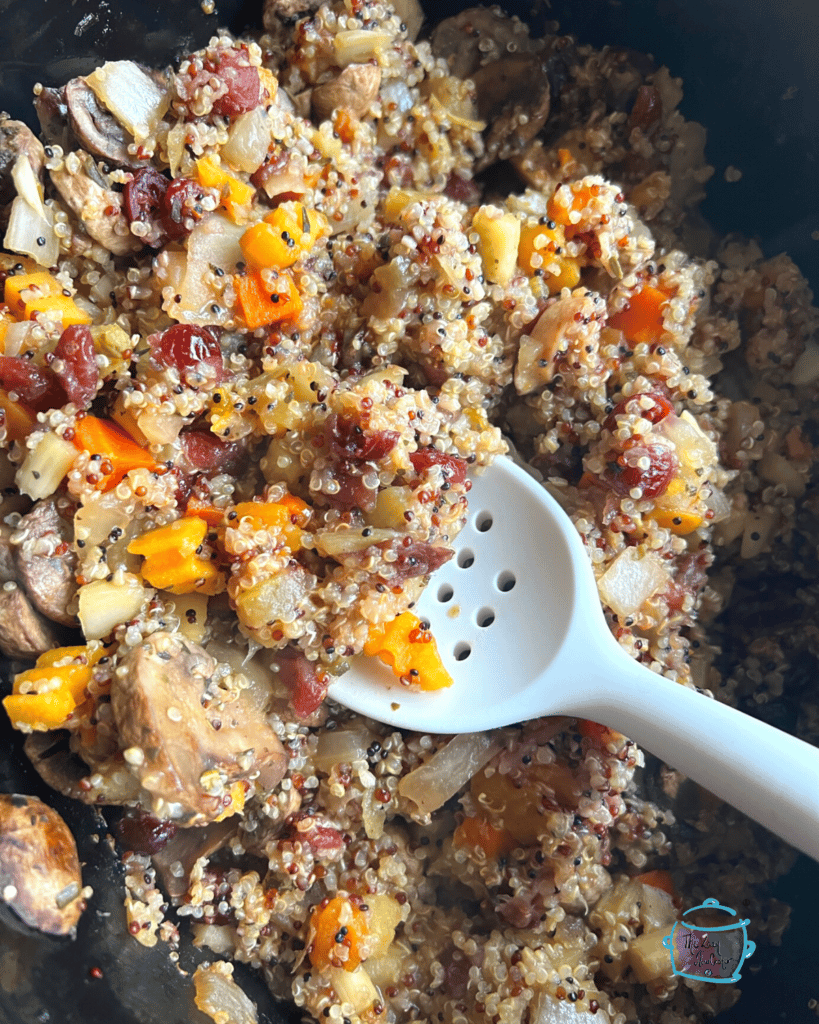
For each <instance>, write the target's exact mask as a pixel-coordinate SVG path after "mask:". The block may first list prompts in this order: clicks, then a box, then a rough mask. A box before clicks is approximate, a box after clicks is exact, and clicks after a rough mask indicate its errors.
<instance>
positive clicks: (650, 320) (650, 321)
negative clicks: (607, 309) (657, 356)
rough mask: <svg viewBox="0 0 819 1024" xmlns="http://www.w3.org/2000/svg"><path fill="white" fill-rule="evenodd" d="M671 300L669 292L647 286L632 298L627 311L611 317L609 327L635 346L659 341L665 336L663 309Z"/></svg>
mask: <svg viewBox="0 0 819 1024" xmlns="http://www.w3.org/2000/svg"><path fill="white" fill-rule="evenodd" d="M669 298H670V296H669V295H668V293H667V292H665V291H661V290H660V289H659V288H654V287H652V286H651V285H648V284H647V285H645V286H644V287H643V288H642V289H641V290H640V291H639V292H635V294H634V295H632V296H631V299H630V300H629V304H628V305H627V306H626V308H625V309H623V310H621V311H620V312H619V313H615V314H614V316H612V317H609V327H613V328H615V330H618V331H622V332H623V334H624V335H625V336H626V340H627V341H630V342H631V343H632V344H633V345H637V344H640V343H641V342H646V343H648V344H652V343H653V342H655V341H659V340H660V338H661V337H662V334H663V307H664V306H665V304H666V303H667V302H668V300H669Z"/></svg>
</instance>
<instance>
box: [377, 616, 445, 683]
mask: <svg viewBox="0 0 819 1024" xmlns="http://www.w3.org/2000/svg"><path fill="white" fill-rule="evenodd" d="M364 653H365V654H366V655H369V656H371V657H372V656H375V657H377V658H380V659H381V660H382V661H383V662H384V663H385V664H387V665H389V666H390V668H391V669H392V671H393V674H394V675H395V676H397V677H398V678H399V679H401V678H406V679H409V680H410V682H412V683H416V684H417V685H418V686H420V688H421V689H422V690H441V689H443V688H444V687H446V686H452V676H451V675H450V674H449V673H448V672H447V670H446V669H445V668H444V665H443V662H442V661H441V656H440V654H439V653H438V645H437V644H436V643H435V638H434V637H433V635H432V633H430V632H429V630H428V629H422V628H421V620H420V619H419V618H418V616H417V615H413V613H412V612H402V613H401V614H400V615H399V616H398V617H397V618H395V619H393V620H392V622H387V623H385V624H384V625H381V626H373V627H372V628H371V629H370V635H369V639H368V640H367V642H366V644H365V645H364Z"/></svg>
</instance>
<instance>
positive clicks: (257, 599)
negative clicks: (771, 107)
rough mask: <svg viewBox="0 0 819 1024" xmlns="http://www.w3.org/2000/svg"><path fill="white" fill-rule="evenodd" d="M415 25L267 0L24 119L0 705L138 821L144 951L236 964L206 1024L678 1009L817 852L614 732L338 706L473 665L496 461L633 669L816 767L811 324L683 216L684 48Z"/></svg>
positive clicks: (758, 260) (73, 782)
mask: <svg viewBox="0 0 819 1024" xmlns="http://www.w3.org/2000/svg"><path fill="white" fill-rule="evenodd" d="M422 21H423V18H422V15H421V11H420V8H419V7H418V5H417V3H416V2H415V0H396V3H395V7H392V6H390V4H389V3H387V2H381V0H344V2H332V3H320V4H319V3H308V2H307V0H305V2H303V3H296V4H293V3H290V2H286V0H266V3H265V7H264V31H263V32H262V33H261V34H259V35H257V36H256V37H253V38H250V37H248V38H242V39H235V38H233V37H231V36H230V35H229V34H228V33H226V32H225V33H221V34H219V35H218V36H217V37H215V38H213V39H212V40H211V41H210V43H209V45H208V46H207V47H205V48H204V49H203V50H200V51H197V52H196V53H192V54H190V55H189V56H187V57H186V58H185V59H184V60H182V61H181V63H180V64H179V65H178V66H177V67H175V68H172V69H168V70H166V71H148V70H147V69H145V68H143V67H141V66H139V65H137V64H135V63H132V62H130V61H115V62H109V63H107V64H105V65H104V66H102V67H101V68H98V69H97V70H96V71H94V72H93V73H92V74H90V75H88V76H87V77H85V78H78V79H74V80H73V81H71V82H69V83H68V84H67V85H66V86H65V87H64V88H62V89H45V88H38V90H37V96H36V100H35V104H36V107H37V110H38V113H39V115H40V117H41V121H42V123H43V130H44V141H43V142H42V143H41V142H39V141H38V140H37V139H36V138H35V137H34V136H33V135H32V134H31V132H29V131H28V129H26V128H25V126H23V125H20V124H15V123H14V122H9V121H8V120H7V121H6V124H5V129H6V132H5V134H4V136H3V137H4V139H6V141H7V144H8V145H9V146H12V147H13V153H12V155H13V156H14V161H13V163H12V162H10V163H9V165H10V166H13V186H14V198H13V201H12V202H11V205H10V207H9V208H8V209H7V211H6V216H7V224H6V228H5V237H4V251H3V253H2V254H0V266H1V267H2V276H3V286H4V295H3V299H4V304H3V305H2V307H0V342H2V355H0V443H2V460H0V474H2V484H3V490H2V524H1V525H0V572H1V573H2V574H3V587H2V589H0V649H2V651H3V652H4V654H5V655H6V656H7V657H9V658H11V659H13V660H14V664H13V666H12V668H13V670H12V673H11V675H12V682H11V687H10V691H11V692H8V693H7V695H6V696H5V698H4V700H3V704H4V707H5V710H6V712H7V714H8V716H9V719H10V720H11V723H12V725H13V726H14V728H16V729H18V730H20V731H21V732H24V733H27V734H28V737H27V739H26V744H25V745H26V750H27V752H28V754H29V756H30V757H31V759H32V761H33V763H34V765H35V767H36V768H37V770H38V771H39V772H40V774H41V775H42V776H43V778H44V779H45V780H46V781H47V782H48V783H49V784H50V785H52V786H53V787H54V788H55V789H57V790H59V791H60V792H62V793H64V794H67V795H70V796H72V797H74V798H76V799H78V800H81V801H84V802H86V803H89V804H94V805H105V806H109V807H110V806H119V807H122V808H124V812H121V814H120V816H119V817H118V819H117V823H116V825H115V831H116V834H117V837H118V841H119V845H120V850H121V853H122V855H123V858H124V862H125V869H126V875H125V881H126V897H125V911H126V914H127V920H128V930H129V931H130V933H131V935H133V937H134V939H135V940H136V941H138V942H141V943H143V944H144V945H148V946H152V945H156V944H157V943H160V942H163V943H166V944H168V946H169V948H170V949H171V950H175V949H176V946H177V945H178V941H179V930H180V929H182V928H187V927H189V928H190V929H192V932H193V936H194V942H195V944H196V945H197V946H200V947H202V948H204V949H206V950H208V951H210V952H209V954H208V955H209V956H211V955H212V956H213V957H216V958H221V959H218V960H217V962H216V963H213V964H205V965H204V966H201V967H200V968H199V970H198V971H197V973H196V978H195V983H196V1005H197V1006H199V1007H200V1009H203V1010H205V1012H207V1013H209V1014H210V1015H211V1016H212V1017H213V1019H214V1020H217V1021H219V1020H221V1019H223V1018H224V1013H225V1007H227V1006H233V1007H234V1011H233V1012H234V1013H235V1014H236V1019H237V1020H239V1019H241V1020H244V1019H246V1020H253V1019H254V1015H255V1011H254V1010H253V1007H252V1005H251V1004H249V1001H248V1000H247V998H246V997H245V996H244V995H243V994H242V993H240V992H237V991H236V983H235V981H234V980H233V976H232V971H233V968H232V965H231V964H230V963H229V962H228V961H230V960H234V961H237V962H241V963H245V964H249V965H250V966H251V967H252V968H254V969H256V970H258V971H260V972H261V973H262V975H263V977H264V979H265V981H266V982H267V984H268V985H269V987H270V990H271V992H273V993H274V994H275V995H277V996H279V997H283V998H287V999H290V1000H292V1001H293V1002H294V1003H295V1004H296V1006H298V1007H300V1008H302V1009H303V1010H304V1011H305V1012H306V1013H308V1014H310V1015H311V1016H312V1017H313V1018H315V1019H316V1020H318V1021H325V1020H330V1021H335V1022H337V1024H341V1022H343V1024H358V1022H367V1024H374V1022H377V1021H385V1022H388V1021H392V1022H403V1021H439V1022H451V1024H459V1022H467V1021H469V1022H475V1021H482V1020H484V1019H485V1020H487V1021H491V1022H493V1024H503V1022H508V1024H512V1022H520V1021H527V1022H529V1024H545V1022H546V1021H554V1020H561V1021H562V1020H572V1021H573V1020H577V1021H578V1022H592V1021H594V1022H595V1024H605V1022H609V1024H627V1022H638V1021H645V1022H648V1021H658V1022H659V1021H662V1024H682V1022H699V1021H702V1020H704V1019H705V1018H706V1017H708V1016H710V1015H712V1014H714V1013H716V1012H718V1011H719V1010H720V1009H723V1008H726V1007H728V1006H731V1005H732V1004H733V1002H734V1001H735V1000H736V998H737V997H738V995H739V990H738V988H737V987H736V986H734V985H719V986H715V985H708V984H706V983H704V982H699V981H696V980H690V979H681V978H679V977H677V976H676V975H674V973H673V972H672V969H671V963H670V958H669V957H668V955H667V953H665V952H663V950H662V937H663V936H664V935H665V934H667V932H668V930H669V929H670V927H671V926H672V925H673V923H674V922H675V921H676V920H677V919H678V917H679V915H680V914H681V913H682V911H683V909H684V908H685V907H686V906H694V905H696V904H698V903H700V902H702V900H703V899H705V898H706V897H710V896H719V897H720V899H721V902H723V903H728V904H730V905H732V906H741V907H742V908H743V910H742V914H743V916H747V917H748V918H749V919H750V920H751V922H752V923H751V926H750V928H749V934H750V936H751V937H752V938H753V939H754V941H755V942H757V943H759V942H760V941H761V942H766V941H767V942H774V943H775V942H778V941H779V939H780V937H781V934H782V932H783V930H784V928H785V927H786V924H787V916H788V909H787V908H786V907H784V906H782V905H781V904H778V903H777V902H776V901H775V900H771V899H766V898H765V897H764V895H763V893H764V885H765V883H766V882H767V881H769V880H770V879H772V878H774V877H776V875H777V874H779V873H781V872H782V871H784V870H787V868H788V866H789V865H790V864H791V863H792V860H793V856H794V855H793V853H792V851H789V850H787V848H785V847H784V846H782V845H781V844H779V843H778V842H777V841H775V840H774V839H773V838H772V837H770V836H769V835H767V834H766V833H764V831H763V830H762V829H760V828H759V827H758V826H756V825H755V824H753V823H751V822H750V821H748V820H747V819H745V818H744V817H743V816H742V815H740V814H739V812H736V811H734V810H732V809H731V808H729V807H727V806H725V805H721V804H719V803H718V802H717V801H716V800H715V799H714V798H712V797H710V795H709V794H707V793H706V792H705V791H704V790H701V789H700V788H699V787H696V786H694V785H693V783H690V782H689V781H688V780H686V779H684V778H683V777H682V776H680V775H679V773H677V772H675V771H673V770H672V769H669V768H667V767H665V766H663V765H660V764H659V763H657V762H655V761H654V759H652V758H647V757H646V756H645V755H644V754H643V752H642V751H641V750H640V749H638V748H637V747H636V746H635V744H634V743H632V742H631V741H630V740H629V739H628V738H627V737H625V736H622V735H620V734H618V733H615V732H613V731H612V730H610V729H608V728H606V727H605V726H604V725H598V724H596V723H594V722H589V721H575V720H573V719H568V718H544V719H539V720H536V721H533V722H528V723H525V724H523V725H519V726H515V727H510V728H507V729H501V730H497V731H496V732H493V733H491V734H485V735H484V734H481V735H466V736H456V737H454V738H453V737H451V736H440V735H420V734H413V733H401V732H399V731H396V730H393V729H391V728H389V727H386V726H383V725H381V724H379V723H376V722H373V721H370V720H367V719H364V718H361V717H360V716H358V715H356V714H354V713H352V712H350V711H347V710H345V709H344V708H342V707H340V706H338V705H337V704H335V703H334V702H333V700H332V680H333V679H334V678H335V677H337V676H339V675H340V674H342V673H343V672H344V671H345V670H346V669H347V668H348V666H349V664H350V659H351V658H354V657H357V656H362V653H363V656H365V657H367V656H375V655H377V654H381V655H382V656H384V657H385V660H390V659H392V661H393V662H394V661H395V659H396V651H397V650H399V648H400V650H401V651H402V652H403V654H404V655H406V658H407V660H406V662H405V663H402V664H404V668H402V669H401V670H400V671H402V672H404V676H403V677H402V678H403V681H404V682H405V683H406V684H407V685H411V686H420V687H421V688H426V689H430V690H433V689H435V688H436V687H438V686H443V685H446V683H447V679H446V677H445V672H444V670H443V668H442V666H441V665H440V664H439V661H437V660H436V656H435V655H434V654H433V655H430V653H429V650H427V651H426V653H425V655H424V658H423V659H422V658H421V656H420V655H416V654H414V653H413V643H415V642H416V641H427V640H428V639H429V635H428V633H427V631H426V629H425V627H424V625H423V624H420V623H418V622H417V620H416V619H414V618H413V616H412V609H413V607H414V605H415V603H416V601H417V599H418V597H419V596H420V594H421V592H422V590H423V588H424V587H425V585H426V584H427V583H428V581H429V579H430V576H431V575H432V574H433V573H434V572H435V570H436V569H437V568H439V567H440V566H441V565H442V564H443V563H444V562H445V561H447V559H449V558H450V557H451V555H452V554H453V542H454V540H455V538H456V536H457V534H458V532H459V530H460V529H461V527H462V526H463V524H464V523H465V521H466V510H467V505H468V496H469V489H470V486H471V475H472V474H474V473H480V472H481V471H482V470H483V469H484V468H485V467H487V466H489V465H490V464H491V462H492V460H493V459H494V458H495V457H496V456H498V455H500V454H503V453H505V452H506V451H507V450H509V447H510V445H511V447H512V449H513V450H514V451H515V452H517V453H518V454H519V455H520V457H522V458H523V459H525V460H526V461H527V462H528V463H529V464H530V465H531V466H532V467H533V468H534V470H536V471H537V472H538V473H539V474H540V475H541V477H542V478H543V480H544V481H545V483H546V485H547V486H549V488H550V489H551V491H552V493H554V494H555V495H556V496H557V497H558V498H559V500H560V502H561V504H562V505H563V507H564V508H565V509H566V511H567V512H568V513H569V515H570V516H571V518H572V520H573V522H574V524H575V526H576V528H577V530H578V532H579V534H580V535H581V537H582V538H583V541H584V543H585V545H586V548H587V550H588V554H589V558H590V560H591V563H592V565H593V567H594V572H595V575H596V578H597V582H598V587H599V592H600V597H601V600H602V602H603V605H604V609H605V612H606V616H607V619H608V622H609V624H610V626H611V629H612V631H613V632H614V634H615V636H616V637H617V639H618V640H619V642H620V643H621V645H622V646H623V648H624V649H625V650H626V651H628V653H629V654H631V655H632V656H633V657H634V658H636V659H637V660H639V661H641V662H642V663H643V664H645V665H647V666H649V667H650V668H651V669H653V670H654V671H655V672H657V673H660V674H662V675H664V676H666V677H667V678H669V679H672V680H675V681H676V682H678V683H679V684H680V685H681V686H689V687H696V688H697V689H699V690H701V691H704V692H707V693H709V694H710V695H711V696H713V697H715V698H716V699H719V700H725V701H728V702H731V703H734V704H738V705H740V706H741V707H743V709H746V710H748V709H754V710H755V711H757V712H758V713H759V714H761V715H762V716H763V717H766V716H767V717H769V718H771V720H773V721H775V722H776V723H777V724H782V722H781V721H780V720H779V719H778V718H777V715H778V714H779V712H778V711H777V709H778V708H781V707H782V706H784V705H785V703H786V702H789V703H788V705H787V706H793V705H798V706H799V707H800V709H801V710H800V713H799V716H798V718H797V720H796V722H795V723H791V724H792V726H793V729H794V731H796V732H797V733H798V734H799V735H800V736H801V737H802V738H803V739H806V740H808V741H813V742H816V741H817V740H818V739H819V704H817V703H816V699H815V692H813V693H812V692H811V689H810V685H811V673H810V671H809V665H810V664H811V659H813V663H815V658H816V656H817V653H819V633H817V629H816V624H815V622H814V617H815V612H814V608H815V604H816V600H817V596H819V593H818V592H817V571H816V570H817V564H816V552H817V541H818V540H819V536H817V527H816V523H817V521H819V519H818V518H817V514H816V513H817V501H818V500H819V497H818V496H817V491H816V484H815V475H813V466H814V461H815V453H816V445H817V443H819V442H818V441H817V438H819V433H817V431H819V422H817V418H816V413H815V410H816V408H817V403H816V399H817V389H818V388H819V353H817V348H816V343H815V341H814V340H812V339H813V335H814V334H815V331H816V328H817V324H818V323H819V314H818V313H817V310H816V309H815V308H814V307H813V305H812V296H811V293H810V291H809V290H808V287H807V284H806V282H805V280H804V279H803V278H802V277H801V275H800V274H799V271H798V270H797V269H796V267H795V266H794V265H793V264H792V262H791V261H790V260H789V259H788V258H787V257H786V256H779V257H776V258H774V259H764V258H763V257H762V255H761V253H760V252H759V251H758V249H757V248H756V247H755V245H754V244H753V243H750V242H746V241H743V240H741V239H736V238H734V239H730V240H728V241H725V240H720V239H716V238H713V237H711V236H710V235H709V234H708V233H707V231H706V230H705V229H704V228H703V227H702V226H701V224H700V223H699V222H698V221H696V219H695V218H694V216H693V215H694V214H695V212H696V208H697V204H698V203H699V201H700V200H701V199H702V196H703V192H704V184H705V182H706V181H707V179H708V177H709V175H710V173H711V168H710V167H708V165H707V164H706V162H705V157H704V151H703V146H704V132H703V130H702V129H701V128H700V126H698V125H696V124H692V123H690V122H687V121H686V120H685V119H684V118H683V116H682V115H681V114H680V112H679V110H678V104H679V102H680V99H681V97H682V90H681V87H680V83H679V81H677V80H676V79H674V78H673V77H671V75H670V74H669V72H668V71H667V70H666V69H665V68H650V67H649V65H648V63H646V62H644V61H641V62H639V66H638V65H637V64H635V63H633V62H632V60H631V58H630V56H629V55H628V54H627V53H625V52H624V51H619V50H616V49H611V48H608V49H605V50H602V51H597V50H594V49H592V48H591V47H587V46H580V45H578V44H577V43H576V42H575V41H574V40H572V39H571V38H568V37H561V36H559V35H547V36H545V37H544V38H540V39H535V38H532V37H530V35H529V32H528V30H527V29H526V27H525V26H524V25H523V24H522V23H521V22H519V21H518V20H517V19H515V18H509V17H507V16H505V15H503V14H502V13H501V12H500V10H499V9H497V8H490V9H487V8H479V9H478V8H476V9H473V10H469V11H466V12H464V13H462V14H460V15H458V16H457V17H455V18H451V19H447V20H446V21H444V22H442V23H441V24H440V25H439V26H437V27H436V28H434V30H432V32H431V34H426V35H421V34H420V29H421V24H422ZM55 111H56V115H55ZM489 168H491V170H492V173H491V174H486V173H484V172H485V171H486V170H487V169H489ZM500 183H503V184H502V185H501V184H500ZM762 578H765V579H767V580H769V581H770V583H769V587H774V588H776V587H778V588H779V589H781V591H782V594H781V604H782V616H781V618H779V619H777V618H775V617H774V618H771V617H770V616H769V615H768V614H767V613H766V612H765V610H764V609H765V607H767V606H766V605H764V604H763V603H762V595H760V594H759V593H758V580H760V579H762ZM732 593H733V598H732ZM431 632H432V634H433V636H434V632H435V625H434V622H433V623H432V624H431ZM419 645H420V646H425V644H424V643H419ZM407 652H409V653H407ZM442 673H443V674H442ZM786 681H787V686H788V695H787V696H786V695H785V687H786ZM328 688H329V696H328ZM429 699H430V700H431V701H434V700H435V695H434V693H430V694H429ZM638 770H639V771H638ZM115 816H116V814H115ZM78 891H79V889H78ZM88 895H89V896H90V894H88ZM186 918H189V919H190V920H189V921H186V920H185V919H186ZM568 1004H571V1007H569V1006H568ZM566 1011H570V1012H568V1013H567V1012H566Z"/></svg>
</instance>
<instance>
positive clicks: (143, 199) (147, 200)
mask: <svg viewBox="0 0 819 1024" xmlns="http://www.w3.org/2000/svg"><path fill="white" fill-rule="evenodd" d="M169 184H170V182H169V181H168V179H167V178H166V177H165V175H164V174H160V173H159V171H158V170H156V168H155V167H140V168H139V170H138V171H135V172H134V176H133V178H131V180H130V181H129V182H127V183H126V185H125V188H124V189H123V193H122V195H123V200H124V206H125V216H126V217H127V218H128V223H129V224H133V223H134V221H139V223H140V224H150V225H151V226H152V227H153V228H154V229H156V224H155V223H154V222H155V219H156V218H157V216H159V214H160V211H161V207H162V201H163V199H164V198H165V193H166V192H167V191H168V185H169ZM146 241H148V244H150V245H153V246H154V247H155V248H158V247H159V245H161V244H162V243H161V242H157V241H156V240H155V239H154V238H153V237H151V238H150V239H146Z"/></svg>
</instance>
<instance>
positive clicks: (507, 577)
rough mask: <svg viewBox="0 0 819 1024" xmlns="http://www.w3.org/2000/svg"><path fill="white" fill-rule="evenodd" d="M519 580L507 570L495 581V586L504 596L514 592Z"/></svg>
mask: <svg viewBox="0 0 819 1024" xmlns="http://www.w3.org/2000/svg"><path fill="white" fill-rule="evenodd" d="M516 583H517V579H516V578H515V574H514V573H513V572H510V571H509V570H508V569H506V570H505V571H504V572H502V573H501V574H500V575H499V576H498V578H497V579H496V580H495V586H496V587H497V588H498V590H500V591H501V592H502V593H504V594H508V593H509V591H510V590H514V587H515V584H516Z"/></svg>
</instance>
